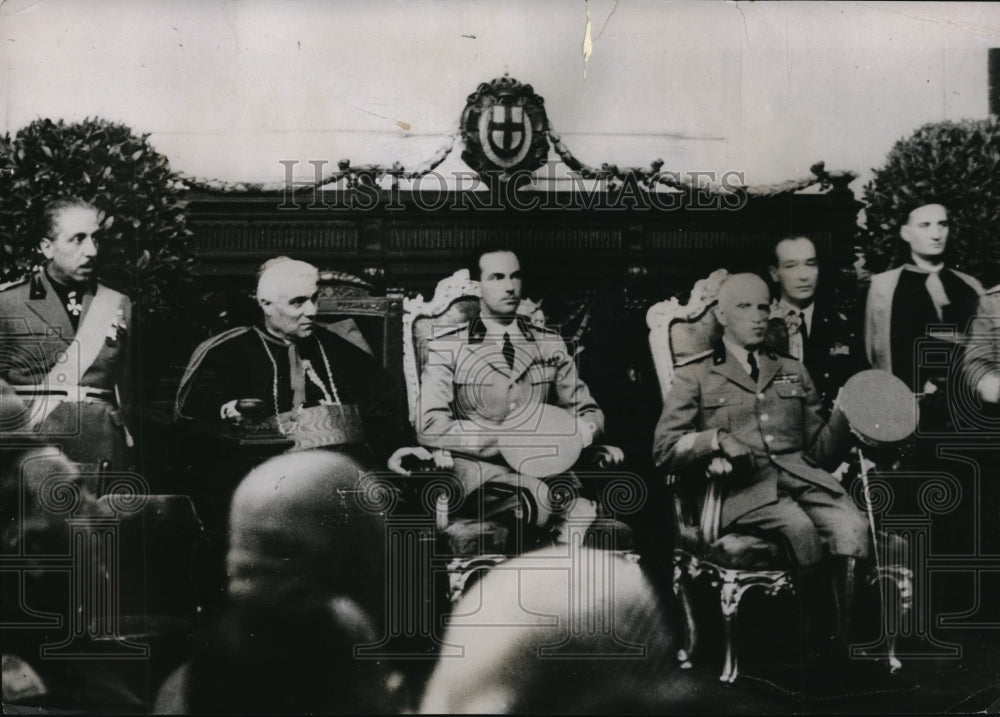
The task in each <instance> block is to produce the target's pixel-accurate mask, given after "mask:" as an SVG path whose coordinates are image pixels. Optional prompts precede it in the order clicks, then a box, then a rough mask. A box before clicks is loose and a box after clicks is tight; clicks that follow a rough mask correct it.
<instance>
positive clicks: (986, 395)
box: [964, 284, 1000, 406]
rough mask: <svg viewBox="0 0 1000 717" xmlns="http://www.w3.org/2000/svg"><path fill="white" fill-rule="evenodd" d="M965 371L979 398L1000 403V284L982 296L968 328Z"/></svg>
mask: <svg viewBox="0 0 1000 717" xmlns="http://www.w3.org/2000/svg"><path fill="white" fill-rule="evenodd" d="M964 359H965V371H966V375H967V376H968V377H969V379H970V381H971V383H972V387H973V389H974V391H975V393H976V396H977V398H978V399H979V400H980V401H983V402H984V403H986V404H992V405H993V406H996V405H998V404H1000V284H998V285H997V286H994V287H993V288H992V289H989V290H988V291H986V292H984V293H983V296H982V298H980V300H979V307H978V309H977V310H976V315H975V317H974V318H973V319H972V323H971V324H970V325H969V334H968V337H967V342H966V347H965V355H964Z"/></svg>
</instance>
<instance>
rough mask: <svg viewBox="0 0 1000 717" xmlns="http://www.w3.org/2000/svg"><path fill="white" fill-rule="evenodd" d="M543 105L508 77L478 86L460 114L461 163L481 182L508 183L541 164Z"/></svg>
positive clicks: (544, 127)
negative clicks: (477, 175) (474, 171)
mask: <svg viewBox="0 0 1000 717" xmlns="http://www.w3.org/2000/svg"><path fill="white" fill-rule="evenodd" d="M543 104H544V101H543V100H542V98H541V97H539V96H538V95H536V94H535V91H534V90H533V89H532V87H531V85H522V84H521V83H520V82H518V81H517V80H515V79H513V78H511V77H510V76H509V75H504V76H503V77H501V78H498V79H495V80H493V81H492V82H489V83H486V82H484V83H482V84H481V85H479V88H478V89H477V90H476V92H474V93H473V94H471V95H469V101H468V103H467V104H466V106H465V110H464V112H463V113H462V135H463V138H464V140H465V151H464V152H462V159H463V160H464V161H465V163H466V164H468V165H469V166H470V167H472V169H474V170H476V172H478V173H479V175H480V176H481V177H482V178H483V179H486V180H491V179H500V180H504V181H506V180H509V179H510V178H511V177H512V176H513V175H514V174H515V173H525V172H532V171H534V170H536V169H538V168H539V167H541V166H542V165H543V164H544V163H545V159H546V157H547V155H548V152H549V144H548V141H547V140H546V138H545V135H546V132H547V130H548V120H547V119H546V117H545V109H544V106H543Z"/></svg>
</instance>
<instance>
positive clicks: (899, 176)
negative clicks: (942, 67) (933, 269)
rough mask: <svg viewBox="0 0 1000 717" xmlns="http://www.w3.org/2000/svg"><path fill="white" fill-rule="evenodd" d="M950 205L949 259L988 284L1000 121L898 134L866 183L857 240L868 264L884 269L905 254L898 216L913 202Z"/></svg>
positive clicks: (999, 267)
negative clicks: (864, 225) (862, 224)
mask: <svg viewBox="0 0 1000 717" xmlns="http://www.w3.org/2000/svg"><path fill="white" fill-rule="evenodd" d="M924 200H933V201H935V202H939V203H941V204H943V205H945V206H946V207H948V213H949V220H950V224H951V232H950V233H949V235H948V248H947V252H948V254H947V256H948V262H949V265H950V266H954V267H955V268H957V269H960V270H962V271H966V272H968V273H970V274H972V275H973V276H975V277H977V278H979V279H980V280H982V281H983V283H984V284H986V285H987V286H992V285H994V284H996V283H998V282H1000V123H998V121H997V120H996V119H988V120H964V121H962V122H936V123H931V124H926V125H923V126H922V127H920V128H919V129H917V131H916V132H914V134H913V135H912V136H910V137H907V138H904V139H901V140H899V141H898V142H896V144H895V145H894V146H893V148H892V150H891V151H890V152H889V155H888V157H887V158H886V162H885V165H884V166H883V167H882V168H881V169H877V170H875V175H874V177H873V179H872V180H871V182H869V184H868V185H866V186H865V189H864V201H865V203H866V205H867V208H866V215H867V228H866V229H865V230H863V231H862V235H861V238H860V243H861V245H862V246H863V247H864V249H865V254H866V261H867V267H868V268H869V269H870V270H871V271H884V270H885V269H887V268H891V267H893V266H899V265H900V264H901V263H903V262H905V261H907V260H909V246H908V245H907V244H906V243H905V242H904V241H903V240H902V239H900V237H899V227H900V225H901V224H903V223H905V222H906V217H905V216H900V215H901V214H902V213H903V212H905V211H906V210H907V208H912V206H913V205H914V203H919V202H921V201H924Z"/></svg>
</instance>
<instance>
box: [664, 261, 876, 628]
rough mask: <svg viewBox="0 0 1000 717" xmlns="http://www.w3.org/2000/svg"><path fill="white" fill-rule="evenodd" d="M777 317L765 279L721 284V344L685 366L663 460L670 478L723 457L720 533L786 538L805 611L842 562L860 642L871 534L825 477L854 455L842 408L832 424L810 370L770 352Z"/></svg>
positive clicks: (847, 619)
mask: <svg viewBox="0 0 1000 717" xmlns="http://www.w3.org/2000/svg"><path fill="white" fill-rule="evenodd" d="M770 308H771V307H770V298H769V294H768V289H767V285H766V284H765V283H764V281H763V280H762V279H761V278H760V277H758V276H756V275H754V274H735V275H732V276H730V277H729V278H728V279H726V280H725V282H723V284H722V287H721V288H720V290H719V304H718V307H717V308H716V317H717V318H718V320H719V323H720V324H722V326H723V337H722V342H721V345H719V346H718V347H717V348H716V349H715V350H714V351H707V352H705V353H704V354H701V355H699V356H695V357H693V358H692V359H691V360H690V361H689V362H688V363H686V364H684V365H681V366H678V367H677V372H676V374H675V375H674V381H673V384H672V386H671V389H670V391H669V393H668V394H667V396H666V398H665V399H664V405H663V414H662V415H661V417H660V421H659V423H658V424H657V427H656V432H655V437H654V444H653V459H654V461H655V463H656V465H657V467H659V468H660V469H662V470H664V471H665V472H670V473H678V472H682V471H684V470H685V469H687V468H688V467H689V466H690V467H693V464H696V463H698V462H702V461H704V462H708V461H709V460H712V459H717V460H714V461H713V466H714V469H713V472H716V473H719V474H721V475H722V476H723V480H725V481H726V486H725V498H724V499H723V503H722V517H721V524H720V529H721V530H722V531H726V530H736V531H739V530H741V529H749V530H758V531H767V532H773V533H778V534H780V535H783V536H784V537H785V538H786V539H787V542H788V544H789V545H790V547H791V550H792V553H793V558H794V560H795V562H796V563H797V566H798V569H799V578H800V582H799V585H800V587H801V588H802V589H803V590H804V591H805V592H806V593H807V597H806V600H807V601H810V598H811V599H812V600H815V599H817V598H816V594H817V590H818V589H819V588H820V587H824V588H825V590H829V585H830V583H829V582H827V580H826V577H825V576H824V574H823V573H822V572H821V571H818V570H817V568H818V567H820V566H821V565H822V564H824V563H832V567H833V571H832V572H833V576H832V577H833V595H834V598H835V606H836V608H837V612H836V617H837V634H838V637H840V638H841V640H842V642H845V643H846V644H850V642H849V636H850V632H851V630H852V622H851V620H852V613H853V610H854V604H855V585H856V568H857V564H858V562H859V561H861V560H863V559H865V558H866V557H867V556H868V553H869V538H868V525H867V522H866V521H865V518H864V516H863V515H862V514H861V512H860V511H859V510H858V509H857V508H856V507H855V505H854V502H853V501H852V500H851V497H850V496H849V495H847V494H846V493H845V491H844V489H843V488H842V487H841V485H840V484H839V483H838V482H837V480H836V479H835V478H834V477H833V476H832V475H830V473H829V472H827V471H828V470H829V469H830V468H833V467H835V466H836V465H837V464H838V463H839V462H840V460H841V458H842V456H843V455H844V453H846V451H847V450H848V448H849V446H850V428H849V426H848V425H847V420H846V419H845V417H844V415H843V413H842V412H841V411H840V410H839V409H838V408H836V407H834V410H833V414H832V416H831V419H830V422H829V423H828V424H825V423H824V422H823V420H822V418H821V417H820V400H819V395H818V394H817V393H816V389H815V388H814V386H813V382H812V379H810V377H809V372H808V371H807V370H806V369H805V367H804V366H803V365H802V364H801V363H799V362H798V361H795V360H794V359H791V358H786V357H784V356H781V355H779V354H777V353H774V352H771V351H769V350H767V349H762V342H763V339H764V330H765V328H766V325H767V321H768V316H769V315H770ZM824 583H825V585H824ZM810 592H811V593H813V594H812V595H811V596H810V595H808V593H810ZM820 594H822V593H820Z"/></svg>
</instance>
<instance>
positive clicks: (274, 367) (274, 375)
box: [257, 334, 340, 436]
mask: <svg viewBox="0 0 1000 717" xmlns="http://www.w3.org/2000/svg"><path fill="white" fill-rule="evenodd" d="M257 337H258V338H259V339H260V343H261V345H262V346H263V347H264V352H265V353H266V354H267V357H268V358H269V359H270V360H271V397H272V399H273V400H274V420H275V421H276V422H277V424H278V431H280V432H281V435H283V436H287V435H288V432H287V431H286V430H285V427H284V426H282V425H281V417H280V414H281V412H280V411H279V410H278V364H277V362H276V361H275V360H274V354H272V353H271V349H270V348H269V347H268V345H267V341H266V340H265V339H264V337H263V336H261V335H260V334H258V335H257ZM316 343H318V344H319V352H320V355H321V356H322V357H323V366H324V367H325V368H326V375H327V376H328V377H329V379H330V389H331V390H332V391H333V399H332V402H333V403H336V404H337V405H340V395H339V394H338V393H337V387H336V386H335V385H334V383H333V373H331V371H330V360H329V359H328V358H327V357H326V351H325V350H324V349H323V344H322V343H320V342H319V340H318V339H317V341H316ZM304 363H305V364H306V375H308V376H309V379H310V380H311V381H312V382H313V383H315V384H316V385H317V386H319V387H320V389H322V391H323V396H324V398H326V400H327V401H330V400H331V399H330V393H329V392H328V391H327V390H326V387H325V386H324V385H323V383H322V382H321V381H320V380H319V377H318V376H317V375H316V372H315V371H314V370H313V368H312V366H311V365H309V362H308V361H305V362H304Z"/></svg>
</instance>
